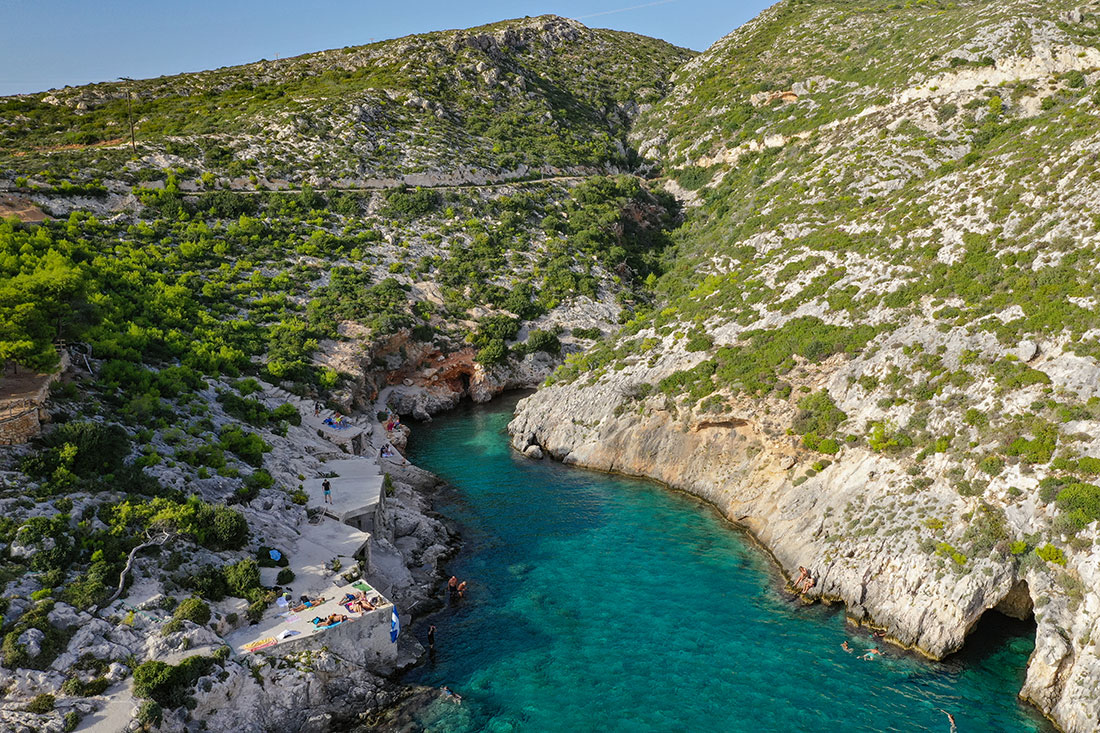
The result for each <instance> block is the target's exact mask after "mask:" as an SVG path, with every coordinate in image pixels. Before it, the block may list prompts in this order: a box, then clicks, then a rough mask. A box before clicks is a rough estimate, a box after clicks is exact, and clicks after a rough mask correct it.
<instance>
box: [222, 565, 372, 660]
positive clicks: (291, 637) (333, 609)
mask: <svg viewBox="0 0 1100 733" xmlns="http://www.w3.org/2000/svg"><path fill="white" fill-rule="evenodd" d="M360 591H362V592H364V593H366V594H367V599H368V600H370V601H371V602H372V604H373V605H374V606H375V610H373V611H367V612H366V613H352V612H351V611H349V610H348V608H347V607H346V606H344V605H343V604H342V603H341V601H342V600H343V598H344V595H345V594H346V593H350V594H351V595H356V594H357V593H359V592H360ZM310 597H311V598H314V599H317V598H324V602H323V603H319V604H317V605H313V606H310V607H309V608H305V609H303V610H300V611H295V610H293V609H294V608H298V607H300V604H299V602H298V599H297V598H292V599H291V600H290V602H289V604H288V605H287V606H286V607H279V606H276V607H275V610H276V613H271V612H269V614H268V615H267V616H265V617H264V619H263V620H262V621H261V622H260V623H258V624H256V625H254V626H249V627H247V628H244V629H240V630H238V631H235V632H233V633H231V634H229V636H227V637H226V641H227V642H228V644H229V645H230V646H231V647H232V648H233V651H234V652H236V653H237V654H251V653H254V652H258V651H262V650H264V649H273V648H275V647H278V646H281V645H284V644H288V643H296V642H300V641H304V640H306V639H311V638H315V637H318V636H320V635H321V634H327V632H329V631H332V630H333V629H337V628H340V627H347V626H349V625H353V624H358V623H359V622H366V623H367V625H368V626H369V627H374V626H379V625H385V627H386V628H387V629H388V628H389V624H390V614H391V611H392V608H393V604H392V603H390V602H389V600H387V599H386V598H384V597H383V596H382V594H381V593H379V592H378V591H377V590H375V589H374V588H373V587H371V586H370V585H369V584H368V583H366V582H365V581H362V580H358V581H355V582H354V583H346V584H343V585H339V586H334V585H332V584H329V586H328V589H327V590H325V591H324V594H323V595H322V596H315V595H311V596H310ZM332 614H339V615H342V616H347V620H346V621H344V622H342V623H338V624H336V625H335V626H323V625H321V626H319V625H317V624H315V623H313V619H315V618H322V619H324V618H327V617H328V616H330V615H332Z"/></svg>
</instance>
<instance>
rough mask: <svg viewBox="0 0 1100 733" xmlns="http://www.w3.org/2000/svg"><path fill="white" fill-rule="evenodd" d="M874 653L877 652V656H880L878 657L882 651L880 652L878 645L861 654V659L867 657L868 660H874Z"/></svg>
mask: <svg viewBox="0 0 1100 733" xmlns="http://www.w3.org/2000/svg"><path fill="white" fill-rule="evenodd" d="M876 654H877V655H878V656H880V657H881V656H882V652H880V651H879V649H878V647H877V646H876V647H875V648H874V649H872V650H870V651H869V652H867V653H866V654H864V655H863V656H862V657H861V659H869V660H874V659H875V655H876Z"/></svg>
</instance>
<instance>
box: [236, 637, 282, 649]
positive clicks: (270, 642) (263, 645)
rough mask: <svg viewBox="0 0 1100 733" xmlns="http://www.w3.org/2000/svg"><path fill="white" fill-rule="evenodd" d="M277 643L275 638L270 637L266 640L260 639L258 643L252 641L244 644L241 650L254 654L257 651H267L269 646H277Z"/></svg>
mask: <svg viewBox="0 0 1100 733" xmlns="http://www.w3.org/2000/svg"><path fill="white" fill-rule="evenodd" d="M277 643H278V642H277V641H276V639H275V637H274V636H269V637H267V638H266V639H259V640H258V641H250V642H248V643H247V644H242V645H241V649H242V650H244V651H245V652H254V651H256V650H257V649H266V648H267V647H269V646H275V645H276V644H277Z"/></svg>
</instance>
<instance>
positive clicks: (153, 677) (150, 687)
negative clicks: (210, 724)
mask: <svg viewBox="0 0 1100 733" xmlns="http://www.w3.org/2000/svg"><path fill="white" fill-rule="evenodd" d="M215 664H216V662H215V660H214V658H213V657H203V656H192V657H187V658H186V659H184V660H183V661H182V662H180V663H179V664H176V665H172V664H166V663H165V662H159V661H156V660H153V661H149V662H142V663H141V664H139V665H138V666H137V667H136V668H135V669H134V694H135V695H137V696H138V697H144V698H149V699H151V700H153V701H154V702H156V703H157V704H158V705H160V706H162V707H164V708H168V709H172V708H178V707H180V706H182V705H184V704H185V703H186V702H187V697H188V695H189V693H190V691H191V689H192V688H193V687H194V685H195V682H197V681H198V679H199V677H202V676H203V675H206V674H209V673H210V671H211V670H212V669H213V668H214V666H215Z"/></svg>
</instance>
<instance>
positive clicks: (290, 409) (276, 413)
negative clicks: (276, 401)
mask: <svg viewBox="0 0 1100 733" xmlns="http://www.w3.org/2000/svg"><path fill="white" fill-rule="evenodd" d="M271 416H272V417H273V418H275V419H276V420H286V421H287V422H288V423H290V424H291V425H301V424H302V413H300V412H298V408H297V407H295V406H294V405H292V404H290V403H289V402H288V403H286V404H282V405H279V406H278V407H276V408H275V409H274V410H272V412H271Z"/></svg>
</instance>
